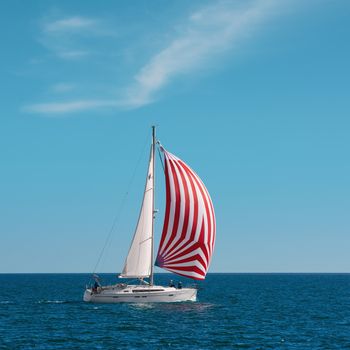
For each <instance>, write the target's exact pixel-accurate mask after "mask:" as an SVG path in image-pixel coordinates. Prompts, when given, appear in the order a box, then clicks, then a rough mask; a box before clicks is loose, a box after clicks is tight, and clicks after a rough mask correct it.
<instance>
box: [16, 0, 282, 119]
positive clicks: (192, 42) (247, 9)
mask: <svg viewBox="0 0 350 350" xmlns="http://www.w3.org/2000/svg"><path fill="white" fill-rule="evenodd" d="M281 3H282V2H281V1H280V0H247V1H244V2H238V1H230V0H227V1H225V0H223V1H217V2H215V3H212V4H211V5H209V6H207V7H203V8H201V9H199V10H197V11H196V12H194V13H192V14H191V15H190V16H188V17H187V18H185V19H184V20H183V21H182V23H179V25H178V28H177V32H176V33H177V34H176V35H175V36H174V37H173V38H172V39H171V40H168V42H165V43H164V45H163V49H161V50H160V51H158V52H155V53H154V54H153V55H151V58H150V59H149V60H148V62H146V63H145V64H144V65H143V66H141V68H140V69H139V71H138V72H137V73H136V74H134V77H133V81H132V82H131V84H130V85H127V86H125V87H117V86H116V88H117V89H118V90H119V91H121V93H120V94H119V95H118V96H117V95H116V96H115V99H114V100H113V98H112V99H107V100H106V99H96V98H93V99H89V98H83V99H79V100H76V101H64V102H52V103H39V104H34V105H29V106H26V107H24V108H23V110H24V111H26V112H34V113H45V114H50V113H51V114H57V113H71V112H78V111H83V110H85V111H86V110H90V109H97V108H124V109H125V108H128V109H130V108H139V107H142V106H144V105H147V104H150V103H152V102H154V101H155V100H156V99H157V96H158V95H159V92H160V91H161V90H162V89H164V88H165V87H167V86H168V85H169V84H171V82H172V81H173V80H174V79H176V78H178V77H180V76H185V75H190V74H194V73H195V72H196V71H197V70H198V69H199V68H203V67H206V66H210V65H213V64H215V60H214V58H217V57H220V55H223V54H224V53H226V52H230V53H231V54H234V52H235V51H234V50H233V49H234V48H236V47H237V44H238V43H239V42H241V41H242V40H243V39H245V38H247V37H249V36H250V35H251V34H252V33H253V32H254V31H256V29H257V28H261V25H262V23H264V21H265V20H266V19H268V18H269V17H271V16H272V15H275V14H276V13H279V11H280V9H281V7H282V6H283V8H285V7H287V6H286V1H284V2H283V5H282V4H281ZM277 10H278V11H277ZM97 23H101V21H98V20H97V19H92V18H83V17H67V18H63V19H60V20H56V21H53V22H50V23H46V26H45V27H44V32H45V35H46V39H52V38H54V37H55V38H56V39H57V37H58V38H61V39H62V38H63V39H65V38H66V34H67V33H72V32H73V31H77V30H78V29H79V31H80V30H82V31H83V30H91V29H92V28H96V26H97ZM57 34H59V35H57ZM70 40H71V37H70ZM63 41H64V40H63ZM64 43H65V45H62V42H59V44H60V45H57V48H56V49H55V48H54V50H56V55H57V56H58V57H61V58H65V59H74V58H81V57H83V56H87V55H88V54H89V51H87V50H83V49H82V50H80V49H76V48H74V49H71V46H72V45H71V43H70V42H68V41H67V42H64ZM48 45H52V43H49V44H48ZM75 46H76V45H75Z"/></svg>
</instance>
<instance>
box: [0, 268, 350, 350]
mask: <svg viewBox="0 0 350 350" xmlns="http://www.w3.org/2000/svg"><path fill="white" fill-rule="evenodd" d="M101 276H102V279H103V281H104V282H105V283H109V282H113V283H115V282H116V281H117V280H116V278H115V276H113V275H109V274H103V275H101ZM170 278H174V275H167V274H160V275H156V282H157V283H159V284H167V283H168V282H169V280H170ZM88 281H89V275H87V274H1V275H0V349H11V350H12V349H182V350H183V349H302V350H305V349H350V275H349V274H209V275H208V276H207V279H206V280H205V281H204V282H201V283H199V288H200V290H199V292H198V302H195V303H193V302H188V303H171V304H89V303H84V302H83V301H82V295H83V291H84V288H85V284H86V283H87V282H88ZM182 281H183V283H184V284H186V283H187V282H188V281H186V280H185V279H182Z"/></svg>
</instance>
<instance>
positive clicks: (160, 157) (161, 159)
mask: <svg viewBox="0 0 350 350" xmlns="http://www.w3.org/2000/svg"><path fill="white" fill-rule="evenodd" d="M157 144H158V143H157ZM157 150H158V155H159V159H160V163H161V164H162V168H163V171H164V173H165V168H164V163H163V158H162V155H161V154H160V150H159V146H158V147H157Z"/></svg>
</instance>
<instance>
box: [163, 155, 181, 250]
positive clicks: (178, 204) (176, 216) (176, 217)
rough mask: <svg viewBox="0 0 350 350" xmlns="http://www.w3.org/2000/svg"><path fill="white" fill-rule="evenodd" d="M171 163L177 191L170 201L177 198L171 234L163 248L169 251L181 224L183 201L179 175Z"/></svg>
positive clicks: (170, 162) (175, 190)
mask: <svg viewBox="0 0 350 350" xmlns="http://www.w3.org/2000/svg"><path fill="white" fill-rule="evenodd" d="M169 165H170V169H171V173H172V175H173V185H174V192H175V198H171V199H170V202H171V201H173V200H175V213H174V220H173V227H172V231H171V235H170V238H169V240H168V242H167V243H166V245H165V247H164V248H163V252H166V251H167V249H168V247H169V245H170V244H171V243H172V241H173V240H174V239H175V237H176V232H177V229H178V226H179V219H180V207H181V201H180V197H181V193H180V187H179V179H178V177H177V174H176V171H175V168H174V164H173V162H172V161H171V160H170V161H169Z"/></svg>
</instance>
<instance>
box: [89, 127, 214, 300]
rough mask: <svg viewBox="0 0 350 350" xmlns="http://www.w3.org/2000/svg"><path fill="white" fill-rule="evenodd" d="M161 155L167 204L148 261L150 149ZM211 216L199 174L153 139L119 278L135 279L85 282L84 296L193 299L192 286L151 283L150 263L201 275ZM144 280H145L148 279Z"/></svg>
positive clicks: (209, 248)
mask: <svg viewBox="0 0 350 350" xmlns="http://www.w3.org/2000/svg"><path fill="white" fill-rule="evenodd" d="M156 146H158V147H159V149H160V151H161V152H162V153H163V157H164V163H163V168H164V174H165V186H166V208H165V215H164V223H163V230H162V235H161V238H160V242H159V249H158V253H157V256H156V260H155V263H153V255H154V254H153V247H154V220H155V214H156V210H155V205H154V202H155V201H154V198H155V196H154V194H155V150H156ZM215 234H216V222H215V213H214V207H213V203H212V201H211V198H210V195H209V192H208V191H207V189H206V187H205V186H204V184H203V182H202V181H201V179H200V178H199V177H198V175H197V174H196V173H195V172H194V171H193V170H192V169H191V168H190V167H189V166H188V165H187V164H186V163H184V162H183V161H182V160H181V159H179V158H177V157H176V156H175V155H173V154H171V153H170V152H168V151H167V150H165V149H164V147H163V146H162V145H161V144H160V142H159V141H158V142H156V136H155V127H154V126H153V127H152V143H151V150H150V157H149V164H148V170H147V176H146V184H145V189H144V195H143V200H142V205H141V210H140V214H139V218H138V222H137V225H136V229H135V233H134V236H133V239H132V242H131V246H130V249H129V253H128V255H127V257H126V260H125V264H124V268H123V271H122V273H121V274H120V275H119V277H120V278H130V279H137V280H138V281H139V284H127V283H117V284H114V285H107V286H101V285H100V284H99V283H98V281H96V283H95V286H94V287H92V286H90V287H86V290H85V292H84V297H83V299H84V301H86V302H96V303H121V302H127V303H130V302H133V303H135V302H136V303H140V302H141V303H146V302H152V303H153V302H181V301H196V299H197V288H193V287H182V285H181V283H179V284H178V285H176V286H175V285H174V284H173V283H171V284H170V285H169V286H159V285H156V284H155V283H154V265H156V266H159V267H161V268H163V269H165V270H167V271H170V272H172V273H174V274H177V275H180V276H184V277H189V278H192V279H194V280H203V279H205V276H206V273H207V271H208V268H209V264H210V261H211V257H212V255H213V251H214V245H215ZM147 280H148V281H147Z"/></svg>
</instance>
